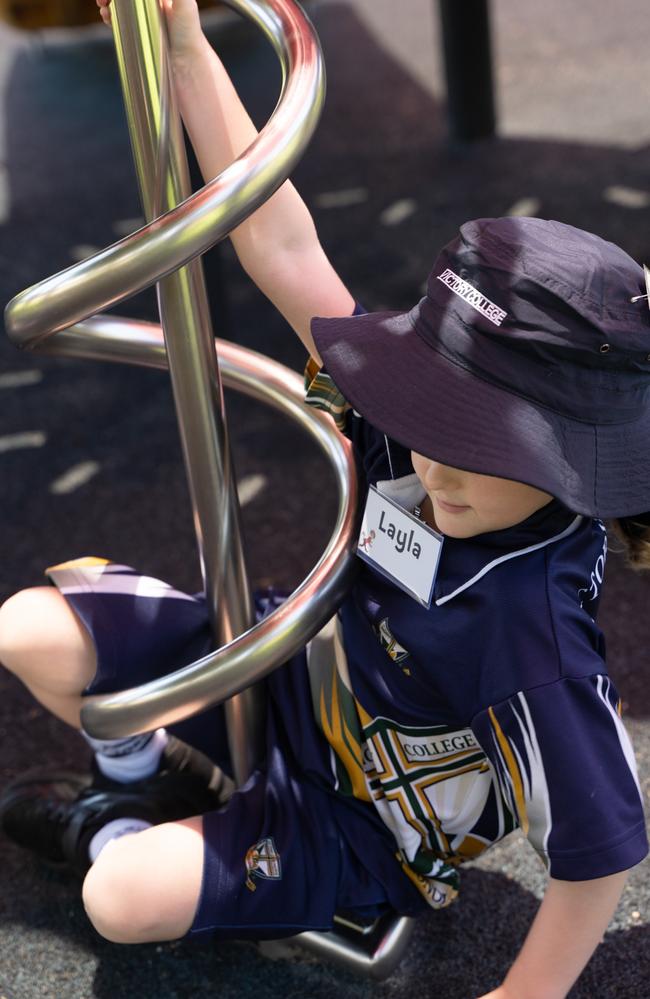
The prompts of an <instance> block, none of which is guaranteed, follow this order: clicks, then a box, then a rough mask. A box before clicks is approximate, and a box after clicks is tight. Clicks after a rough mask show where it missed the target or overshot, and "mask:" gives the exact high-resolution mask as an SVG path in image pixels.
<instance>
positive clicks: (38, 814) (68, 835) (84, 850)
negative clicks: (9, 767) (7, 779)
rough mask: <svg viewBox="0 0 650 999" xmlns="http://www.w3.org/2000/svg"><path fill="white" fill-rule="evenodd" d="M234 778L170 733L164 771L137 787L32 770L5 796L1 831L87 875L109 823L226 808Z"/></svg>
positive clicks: (174, 817)
mask: <svg viewBox="0 0 650 999" xmlns="http://www.w3.org/2000/svg"><path fill="white" fill-rule="evenodd" d="M233 790H234V785H233V782H232V781H231V780H230V778H228V777H226V776H225V774H223V772H222V771H221V770H220V769H219V768H218V767H215V766H214V764H213V763H212V761H211V760H209V759H208V757H206V756H203V754H201V753H198V752H197V751H196V750H193V749H192V748H191V747H190V746H187V745H186V744H185V743H183V742H180V740H178V739H174V738H173V737H170V740H169V743H168V746H167V749H166V750H165V752H164V753H163V758H162V759H161V765H160V769H159V770H158V772H157V773H155V774H154V775H153V776H151V777H147V778H145V779H144V780H141V781H136V782H134V783H131V784H121V783H119V782H118V781H113V780H109V779H108V778H106V777H104V776H103V775H102V774H101V773H99V771H98V770H97V768H96V766H94V767H93V773H92V775H88V776H85V775H82V774H75V773H68V772H59V773H47V772H44V771H41V772H40V773H39V772H35V771H34V772H30V773H27V774H24V775H23V776H22V777H19V778H18V779H17V780H15V781H13V782H12V783H11V784H10V785H9V786H8V787H7V788H6V789H5V791H4V792H3V794H2V795H1V796H0V828H2V830H3V831H4V833H5V834H6V835H7V836H8V837H9V838H10V839H12V840H13V841H14V842H15V843H18V844H19V845H20V846H23V847H25V848H26V849H28V850H32V851H33V852H34V853H37V854H38V855H39V856H40V857H42V858H43V859H44V860H47V861H49V862H50V863H54V864H65V865H68V866H70V867H72V868H73V869H74V870H76V871H77V872H78V873H79V874H81V875H83V874H85V872H86V871H87V870H88V868H89V867H90V860H89V858H88V845H89V843H90V840H91V839H92V837H93V836H94V835H95V833H96V832H98V830H99V829H101V828H102V826H104V825H106V823H108V822H111V821H113V819H118V818H123V817H125V816H129V817H132V818H136V819H143V820H144V821H145V822H150V823H151V824H152V825H159V824H160V823H161V822H174V821H177V820H179V819H186V818H189V817H190V816H192V815H200V814H202V813H204V812H209V811H213V810H214V809H216V808H220V807H221V806H222V805H224V804H225V802H226V801H227V800H228V798H229V797H230V795H231V794H232V791H233Z"/></svg>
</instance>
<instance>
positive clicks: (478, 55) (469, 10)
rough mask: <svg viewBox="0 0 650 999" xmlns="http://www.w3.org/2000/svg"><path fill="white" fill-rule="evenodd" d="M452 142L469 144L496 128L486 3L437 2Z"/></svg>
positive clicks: (480, 0) (483, 0) (471, 0)
mask: <svg viewBox="0 0 650 999" xmlns="http://www.w3.org/2000/svg"><path fill="white" fill-rule="evenodd" d="M439 2H440V19H441V23H442V42H443V50H444V59H445V77H446V81H447V111H448V118H449V132H450V136H451V138H452V139H455V140H457V141H459V142H472V141H474V140H476V139H487V138H490V137H491V136H492V135H494V131H495V127H496V114H495V101H494V81H493V74H492V46H491V38H490V18H489V8H488V0H439Z"/></svg>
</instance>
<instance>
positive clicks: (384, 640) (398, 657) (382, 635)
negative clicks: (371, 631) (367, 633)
mask: <svg viewBox="0 0 650 999" xmlns="http://www.w3.org/2000/svg"><path fill="white" fill-rule="evenodd" d="M377 635H378V637H379V641H380V642H381V645H382V647H383V648H384V649H386V652H387V653H388V655H389V656H390V658H391V659H392V660H393V662H394V663H402V662H404V660H405V659H408V657H409V656H410V654H411V653H410V652H409V651H408V650H407V649H405V648H404V646H403V645H400V644H399V642H398V641H397V639H396V638H395V636H394V635H393V633H392V631H391V630H390V628H389V627H388V618H387V617H385V618H384V620H383V621H382V622H381V624H380V625H379V628H378V629H377ZM402 670H403V671H404V672H405V673H406V674H407V675H409V676H410V673H411V671H410V670H409V669H407V668H406V667H405V666H402Z"/></svg>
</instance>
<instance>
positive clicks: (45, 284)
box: [5, 0, 325, 350]
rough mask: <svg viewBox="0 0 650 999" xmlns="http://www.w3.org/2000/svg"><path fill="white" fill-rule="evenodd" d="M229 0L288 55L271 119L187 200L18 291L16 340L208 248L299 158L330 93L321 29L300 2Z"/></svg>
mask: <svg viewBox="0 0 650 999" xmlns="http://www.w3.org/2000/svg"><path fill="white" fill-rule="evenodd" d="M118 2H119V0H118ZM225 2H227V4H228V6H230V7H232V8H234V9H235V10H236V11H238V12H240V13H242V14H244V15H245V16H247V17H248V18H250V20H252V21H253V22H254V23H255V24H256V25H257V26H258V27H259V28H261V29H262V31H263V32H264V34H265V35H266V37H267V38H268V39H269V41H270V42H271V43H272V45H273V47H274V49H275V51H276V53H277V55H278V57H279V60H280V64H281V67H282V73H283V86H282V93H281V95H280V99H279V101H278V104H277V107H276V109H275V111H274V112H273V114H272V115H271V117H270V118H269V121H268V122H267V124H266V125H265V126H264V128H263V129H262V130H261V132H260V134H259V136H258V137H257V139H256V140H255V142H254V143H253V144H252V145H251V146H250V147H249V148H248V149H247V150H246V151H245V152H244V153H243V154H242V155H241V156H239V157H238V158H237V159H236V160H235V161H234V163H232V164H231V165H230V166H229V167H228V168H227V169H226V170H224V171H223V173H221V174H220V175H219V176H218V177H215V178H214V180H211V181H210V182H209V183H208V184H206V185H205V187H203V188H202V189H201V190H200V191H197V192H196V193H195V194H193V195H192V196H191V197H189V198H187V199H185V200H184V201H183V202H182V204H180V205H178V207H176V208H173V209H172V210H170V211H168V212H166V213H165V214H164V215H162V216H161V217H160V218H158V219H156V220H155V221H153V222H151V223H149V224H148V225H146V226H144V227H143V228H142V229H139V230H138V231H137V232H134V233H132V234H131V235H130V236H127V237H126V238H125V239H122V240H120V241H119V242H117V243H114V244H113V245H112V246H109V247H107V249H105V250H102V251H100V252H99V253H97V254H95V255H94V256H93V257H89V258H88V259H87V260H83V261H81V263H77V264H74V265H73V266H72V267H68V268H66V270H64V271H59V273H58V274H55V275H54V276H53V277H50V278H47V279H46V280H45V281H41V282H40V283H39V284H36V285H33V286H32V287H31V288H28V289H27V290H26V291H23V292H21V293H20V294H19V295H16V297H15V298H13V299H12V300H11V302H9V304H8V305H7V307H6V309H5V326H6V329H7V333H8V335H9V337H10V339H11V340H12V341H13V343H15V344H16V346H18V347H23V348H25V349H28V350H30V349H33V348H34V347H35V346H36V345H37V344H38V343H39V342H40V341H41V340H44V339H46V338H47V337H50V336H52V335H53V334H54V333H57V332H59V331H60V330H64V329H67V328H68V327H70V326H72V325H73V324H74V323H77V322H81V321H82V320H83V319H86V318H88V316H91V315H94V314H95V313H97V312H103V311H104V310H106V309H109V308H111V307H112V306H114V305H117V304H118V302H122V301H124V300H125V299H127V298H130V297H131V296H132V295H135V294H136V293H137V292H139V291H143V290H144V289H145V288H148V287H150V285H152V284H155V282H156V281H159V280H160V279H161V278H162V277H164V276H165V275H167V274H171V273H172V272H173V271H175V270H177V269H178V268H179V267H182V266H183V265H184V264H186V263H187V262H188V261H190V260H192V259H193V258H194V257H196V256H198V255H199V254H201V253H204V252H205V251H206V250H208V249H209V248H210V247H211V246H213V245H214V243H217V242H219V240H221V239H223V238H224V237H225V236H227V235H228V233H229V232H231V230H232V229H234V228H236V226H237V225H239V223H240V222H242V221H243V220H244V219H245V218H247V217H248V216H249V215H250V214H251V213H252V212H253V211H255V209H256V208H259V206H260V205H262V204H263V203H264V202H265V201H266V200H268V198H269V197H270V196H271V194H273V192H274V191H275V190H276V189H277V188H278V187H280V185H281V184H282V183H283V181H284V180H286V178H287V177H288V176H289V174H290V173H291V171H292V169H293V168H294V166H295V165H296V163H297V162H298V160H299V159H300V157H301V155H302V153H303V152H304V150H305V148H306V146H307V144H308V142H309V140H310V138H311V136H312V134H313V132H314V130H315V128H316V125H317V123H318V119H319V117H320V113H321V110H322V107H323V102H324V99H325V75H324V68H323V59H322V53H321V50H320V46H319V43H318V39H317V37H316V34H315V31H314V29H313V27H312V25H311V24H310V22H309V20H308V19H307V17H306V16H305V14H304V13H303V12H302V11H301V10H300V8H299V7H298V6H297V5H296V4H294V3H292V2H291V0H225ZM137 6H138V5H137V4H134V5H133V7H137Z"/></svg>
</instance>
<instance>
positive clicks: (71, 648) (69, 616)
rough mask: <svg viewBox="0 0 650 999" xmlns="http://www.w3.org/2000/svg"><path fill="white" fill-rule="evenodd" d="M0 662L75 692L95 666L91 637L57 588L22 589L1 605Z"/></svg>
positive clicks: (28, 676)
mask: <svg viewBox="0 0 650 999" xmlns="http://www.w3.org/2000/svg"><path fill="white" fill-rule="evenodd" d="M0 663H2V665H3V666H5V667H6V668H7V669H8V670H10V672H12V673H15V674H16V676H18V677H20V678H21V679H23V680H25V681H27V682H32V683H35V684H37V685H38V686H43V687H45V688H47V689H50V688H51V687H52V686H54V687H56V688H57V690H59V688H60V692H61V693H70V692H72V691H73V690H78V691H79V692H80V691H81V690H83V689H84V687H85V686H86V685H87V684H88V683H89V682H90V680H91V679H92V677H93V675H94V672H95V650H94V645H93V642H92V639H91V637H90V635H89V634H88V632H87V631H86V629H85V627H84V626H83V624H82V623H81V621H80V620H79V619H78V618H77V616H76V614H75V613H74V611H73V610H72V609H71V608H70V606H69V605H68V603H67V601H66V600H65V598H64V597H63V596H61V594H60V593H59V592H58V590H55V589H54V588H53V587H50V586H38V587H33V588H32V589H28V590H21V591H20V592H19V593H15V594H14V595H13V596H12V597H9V599H8V600H6V601H5V603H4V604H2V606H1V607H0Z"/></svg>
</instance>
